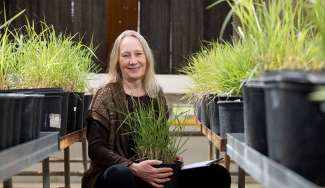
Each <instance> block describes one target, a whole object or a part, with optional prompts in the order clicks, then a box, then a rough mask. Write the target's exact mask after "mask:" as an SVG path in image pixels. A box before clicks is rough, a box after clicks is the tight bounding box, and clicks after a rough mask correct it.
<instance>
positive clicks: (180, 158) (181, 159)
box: [175, 155, 184, 167]
mask: <svg viewBox="0 0 325 188" xmlns="http://www.w3.org/2000/svg"><path fill="white" fill-rule="evenodd" d="M175 160H177V161H181V162H182V167H183V166H184V159H183V157H182V156H180V155H177V156H176V157H175Z"/></svg>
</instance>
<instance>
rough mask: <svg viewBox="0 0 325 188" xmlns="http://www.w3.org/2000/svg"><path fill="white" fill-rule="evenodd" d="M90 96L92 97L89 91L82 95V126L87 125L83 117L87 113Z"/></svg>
mask: <svg viewBox="0 0 325 188" xmlns="http://www.w3.org/2000/svg"><path fill="white" fill-rule="evenodd" d="M92 97H93V95H92V94H90V93H88V94H85V95H84V108H83V116H84V118H83V128H85V127H87V122H86V119H85V117H86V114H87V110H88V107H89V105H90V103H91V100H92Z"/></svg>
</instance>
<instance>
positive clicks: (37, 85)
mask: <svg viewBox="0 0 325 188" xmlns="http://www.w3.org/2000/svg"><path fill="white" fill-rule="evenodd" d="M26 22H27V23H26V25H25V26H23V27H22V28H19V29H15V30H13V31H12V32H11V34H12V36H13V37H14V42H15V45H16V51H15V61H16V62H17V64H16V74H15V75H14V81H13V82H14V87H15V88H17V89H21V90H23V91H25V90H26V89H29V91H32V92H33V93H38V94H44V95H45V98H44V100H43V106H42V113H43V114H42V116H41V118H42V120H41V122H42V126H41V130H42V131H60V136H64V135H65V134H66V133H67V130H72V131H71V132H73V131H75V126H76V124H75V123H74V122H75V121H74V122H73V124H70V122H68V121H69V120H70V119H79V121H78V124H80V125H81V126H83V114H82V112H83V104H82V102H83V98H82V97H78V96H79V95H78V94H79V93H80V96H83V93H82V92H81V91H84V90H85V87H86V85H87V82H88V79H89V75H90V74H89V73H90V72H95V73H96V72H98V68H97V67H98V66H96V65H95V64H94V62H93V60H92V58H93V57H95V55H94V51H95V50H96V48H95V47H93V46H92V43H91V44H90V45H89V46H86V45H84V44H82V42H81V39H80V41H79V42H78V41H77V39H76V37H77V34H75V35H68V34H66V33H62V32H61V33H57V32H56V31H55V29H54V27H53V26H51V25H47V24H46V23H45V22H38V24H41V28H42V30H41V31H40V32H39V33H37V32H36V31H35V30H34V21H33V22H31V23H30V22H29V21H28V20H27V19H26ZM69 95H70V96H73V97H75V98H76V99H77V100H76V101H77V102H78V101H80V104H79V103H78V104H79V105H78V106H79V108H76V107H77V102H76V103H69V102H68V101H69ZM69 104H71V105H73V106H72V107H70V108H69V107H68V105H69ZM68 109H70V110H71V112H70V115H71V114H72V116H73V118H68V114H69V112H68ZM76 109H77V110H76ZM75 110H76V112H80V113H75ZM67 126H69V127H70V126H72V127H73V128H71V129H70V128H68V129H67Z"/></svg>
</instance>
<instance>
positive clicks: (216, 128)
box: [208, 94, 220, 135]
mask: <svg viewBox="0 0 325 188" xmlns="http://www.w3.org/2000/svg"><path fill="white" fill-rule="evenodd" d="M208 109H209V121H210V129H211V131H212V132H214V133H215V134H216V135H220V121H219V107H218V97H217V95H213V94H210V95H209V104H208Z"/></svg>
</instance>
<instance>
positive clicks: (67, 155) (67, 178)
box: [64, 147, 70, 188]
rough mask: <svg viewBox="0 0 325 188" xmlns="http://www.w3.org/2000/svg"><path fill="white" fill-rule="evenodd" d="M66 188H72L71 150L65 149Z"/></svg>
mask: <svg viewBox="0 0 325 188" xmlns="http://www.w3.org/2000/svg"><path fill="white" fill-rule="evenodd" d="M64 185H65V186H64V187H65V188H70V148H69V147H67V148H65V149H64Z"/></svg>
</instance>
